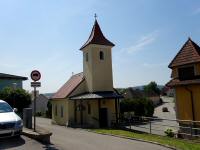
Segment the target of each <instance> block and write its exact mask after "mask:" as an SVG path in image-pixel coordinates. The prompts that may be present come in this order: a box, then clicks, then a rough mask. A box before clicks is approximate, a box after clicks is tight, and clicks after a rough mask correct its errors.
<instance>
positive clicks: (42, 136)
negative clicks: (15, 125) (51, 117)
mask: <svg viewBox="0 0 200 150" xmlns="http://www.w3.org/2000/svg"><path fill="white" fill-rule="evenodd" d="M22 135H25V136H27V137H29V138H32V139H35V140H37V141H39V142H41V143H44V144H50V143H51V142H50V136H51V135H52V133H51V132H45V133H42V132H39V131H37V132H33V131H32V130H27V129H23V131H22Z"/></svg>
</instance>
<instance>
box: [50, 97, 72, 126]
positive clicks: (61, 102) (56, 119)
mask: <svg viewBox="0 0 200 150" xmlns="http://www.w3.org/2000/svg"><path fill="white" fill-rule="evenodd" d="M56 106H57V115H56ZM61 106H62V107H63V117H61ZM67 110H68V101H67V99H54V100H52V122H53V123H56V124H59V125H67V123H68V113H67Z"/></svg>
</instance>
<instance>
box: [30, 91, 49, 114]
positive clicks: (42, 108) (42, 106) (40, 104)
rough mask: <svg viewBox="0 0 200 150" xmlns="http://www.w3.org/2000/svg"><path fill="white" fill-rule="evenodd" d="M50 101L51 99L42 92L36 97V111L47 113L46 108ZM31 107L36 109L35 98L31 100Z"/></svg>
mask: <svg viewBox="0 0 200 150" xmlns="http://www.w3.org/2000/svg"><path fill="white" fill-rule="evenodd" d="M48 101H49V99H48V98H47V97H45V96H44V95H42V94H40V95H39V96H38V97H37V98H36V112H41V113H45V112H46V110H47V103H48ZM30 107H31V108H32V110H33V111H34V100H32V101H31V105H30Z"/></svg>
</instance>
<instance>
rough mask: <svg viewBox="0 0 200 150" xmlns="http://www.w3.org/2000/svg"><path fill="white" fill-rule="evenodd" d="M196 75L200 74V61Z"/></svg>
mask: <svg viewBox="0 0 200 150" xmlns="http://www.w3.org/2000/svg"><path fill="white" fill-rule="evenodd" d="M195 68H196V69H195V70H196V75H200V63H198V64H196V67H195Z"/></svg>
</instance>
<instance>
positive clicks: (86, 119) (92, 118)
mask: <svg viewBox="0 0 200 150" xmlns="http://www.w3.org/2000/svg"><path fill="white" fill-rule="evenodd" d="M71 102H74V101H71ZM76 104H77V105H79V104H80V100H77V102H76ZM82 104H83V105H84V108H85V109H84V110H83V124H84V125H88V126H90V127H99V108H98V100H83V103H82ZM88 104H90V107H91V113H90V114H88ZM71 106H74V105H73V104H71ZM71 106H70V107H71ZM73 108H74V107H73ZM101 108H107V110H108V126H111V122H112V121H115V120H116V116H115V100H114V99H105V100H101ZM76 115H77V124H79V125H80V123H81V122H80V120H81V119H80V118H81V117H80V116H81V114H80V111H78V110H77V113H76ZM72 116H73V115H72ZM73 117H74V116H73Z"/></svg>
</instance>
